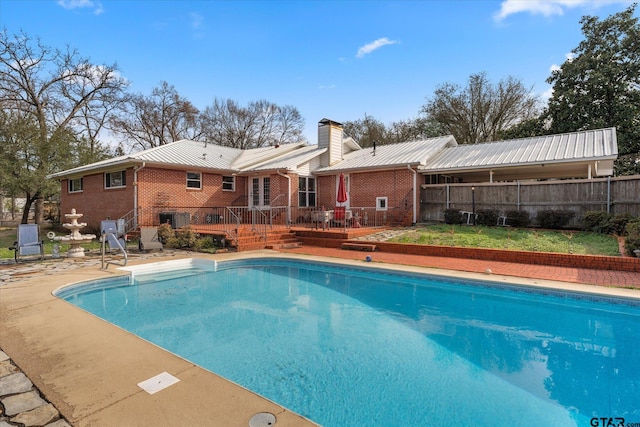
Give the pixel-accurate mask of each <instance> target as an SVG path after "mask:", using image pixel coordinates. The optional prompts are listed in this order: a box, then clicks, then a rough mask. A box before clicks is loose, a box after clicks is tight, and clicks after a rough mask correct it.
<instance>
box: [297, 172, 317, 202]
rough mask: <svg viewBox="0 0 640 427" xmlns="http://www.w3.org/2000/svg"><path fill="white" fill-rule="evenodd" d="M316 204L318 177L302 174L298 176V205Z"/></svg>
mask: <svg viewBox="0 0 640 427" xmlns="http://www.w3.org/2000/svg"><path fill="white" fill-rule="evenodd" d="M315 205H316V179H315V178H311V177H304V176H301V177H299V178H298V206H300V207H302V208H304V207H314V206H315Z"/></svg>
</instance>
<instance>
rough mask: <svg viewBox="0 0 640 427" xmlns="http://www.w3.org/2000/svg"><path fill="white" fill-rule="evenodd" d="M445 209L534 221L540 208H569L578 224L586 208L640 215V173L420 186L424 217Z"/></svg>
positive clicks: (433, 218)
mask: <svg viewBox="0 0 640 427" xmlns="http://www.w3.org/2000/svg"><path fill="white" fill-rule="evenodd" d="M446 209H458V210H461V211H468V212H472V211H474V210H475V211H476V212H477V211H479V210H482V209H495V210H498V211H500V212H501V213H502V214H504V213H506V212H507V211H510V210H524V211H527V212H529V217H530V218H531V219H532V221H533V220H534V219H535V217H536V214H537V213H538V211H541V210H571V211H574V212H575V213H576V215H575V217H574V219H573V220H572V221H571V223H570V224H569V225H573V226H579V225H581V223H582V218H583V216H584V214H585V212H588V211H605V212H610V213H613V214H618V213H625V212H626V213H630V214H632V215H634V216H640V175H633V176H624V177H615V178H595V179H579V180H560V181H522V182H496V183H475V184H425V185H422V186H421V189H420V220H421V221H423V222H433V221H443V220H444V211H445V210H446Z"/></svg>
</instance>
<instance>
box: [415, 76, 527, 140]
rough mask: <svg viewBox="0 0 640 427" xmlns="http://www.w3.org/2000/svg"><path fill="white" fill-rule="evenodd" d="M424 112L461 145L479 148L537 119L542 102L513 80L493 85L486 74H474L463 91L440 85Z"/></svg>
mask: <svg viewBox="0 0 640 427" xmlns="http://www.w3.org/2000/svg"><path fill="white" fill-rule="evenodd" d="M422 112H423V113H425V114H426V115H427V117H428V118H430V119H432V120H434V121H436V122H437V123H439V124H440V125H441V126H442V128H443V130H444V131H445V133H449V134H452V135H453V136H454V137H455V138H456V140H457V141H458V143H461V144H476V143H479V142H487V141H495V140H497V139H498V138H499V134H500V132H502V131H504V130H505V129H507V128H509V127H511V126H513V125H516V124H517V123H519V122H521V121H524V120H528V119H530V118H533V117H536V116H537V115H538V113H539V100H538V99H537V98H536V97H535V96H534V95H533V94H532V91H531V89H527V88H526V87H525V86H524V84H523V83H522V82H521V81H519V80H518V79H516V78H514V77H511V76H509V77H507V78H506V79H503V80H500V81H499V82H498V84H497V85H494V84H492V83H491V82H490V81H489V80H488V78H487V76H486V74H485V73H479V74H472V75H471V76H470V77H469V83H468V85H467V86H466V87H464V88H462V87H460V86H459V85H457V84H453V83H444V84H442V85H440V86H439V87H438V88H437V89H436V91H435V94H434V96H433V98H431V99H429V100H428V102H427V104H426V105H424V106H423V107H422Z"/></svg>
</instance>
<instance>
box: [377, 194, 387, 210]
mask: <svg viewBox="0 0 640 427" xmlns="http://www.w3.org/2000/svg"><path fill="white" fill-rule="evenodd" d="M388 205H389V201H388V200H387V198H386V197H376V210H377V211H386V210H387V206H388Z"/></svg>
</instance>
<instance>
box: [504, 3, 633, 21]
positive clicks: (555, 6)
mask: <svg viewBox="0 0 640 427" xmlns="http://www.w3.org/2000/svg"><path fill="white" fill-rule="evenodd" d="M615 3H626V4H629V3H631V1H629V0H598V1H593V0H504V1H503V2H502V3H501V4H500V11H499V12H497V13H496V14H494V16H493V17H494V19H495V20H496V21H502V20H504V19H506V18H507V17H508V16H509V15H513V14H516V13H522V12H527V13H531V14H534V15H543V16H547V17H548V16H552V15H562V14H564V11H565V10H566V9H570V8H575V7H588V8H591V9H595V8H599V7H602V6H607V5H610V4H615Z"/></svg>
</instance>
